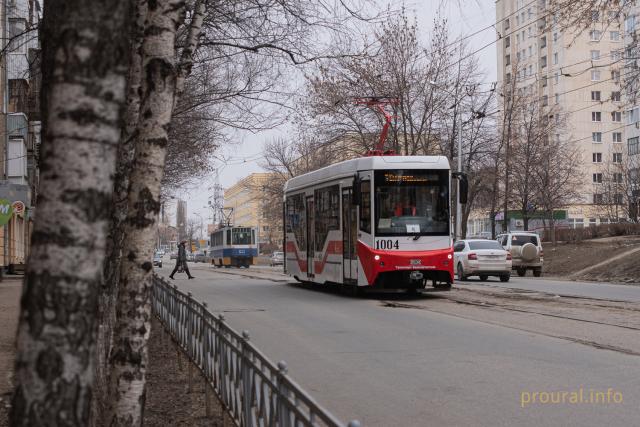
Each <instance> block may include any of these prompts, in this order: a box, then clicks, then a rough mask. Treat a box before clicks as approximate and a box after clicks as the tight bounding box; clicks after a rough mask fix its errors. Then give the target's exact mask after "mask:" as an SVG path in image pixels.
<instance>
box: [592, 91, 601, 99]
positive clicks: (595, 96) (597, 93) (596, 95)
mask: <svg viewBox="0 0 640 427" xmlns="http://www.w3.org/2000/svg"><path fill="white" fill-rule="evenodd" d="M591 100H592V101H600V91H599V90H592V91H591Z"/></svg>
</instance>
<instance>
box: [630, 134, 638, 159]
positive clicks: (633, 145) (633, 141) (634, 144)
mask: <svg viewBox="0 0 640 427" xmlns="http://www.w3.org/2000/svg"><path fill="white" fill-rule="evenodd" d="M627 146H628V149H629V155H630V156H633V155H635V154H640V138H638V137H637V136H636V137H634V138H629V139H628V140H627Z"/></svg>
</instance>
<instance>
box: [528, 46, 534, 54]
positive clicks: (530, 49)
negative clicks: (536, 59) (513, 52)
mask: <svg viewBox="0 0 640 427" xmlns="http://www.w3.org/2000/svg"><path fill="white" fill-rule="evenodd" d="M532 56H533V48H532V47H531V46H529V57H532Z"/></svg>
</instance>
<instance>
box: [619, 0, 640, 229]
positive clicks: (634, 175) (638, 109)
mask: <svg viewBox="0 0 640 427" xmlns="http://www.w3.org/2000/svg"><path fill="white" fill-rule="evenodd" d="M631 3H632V4H631V6H630V8H629V10H628V11H627V13H626V15H625V17H624V42H625V55H624V56H625V68H624V71H623V86H624V90H623V94H624V96H625V98H626V100H627V103H626V104H627V111H626V117H625V122H626V125H627V127H626V132H625V142H626V153H625V156H626V158H625V159H624V166H623V168H622V169H623V170H622V172H623V173H624V175H625V177H626V178H627V179H628V180H629V185H628V186H627V187H626V188H625V190H626V192H627V197H628V199H629V205H630V209H629V211H630V212H629V216H630V217H631V218H632V219H634V220H636V221H637V220H638V217H639V216H640V42H639V41H638V29H639V28H640V5H639V4H638V1H637V0H635V1H633V2H631Z"/></svg>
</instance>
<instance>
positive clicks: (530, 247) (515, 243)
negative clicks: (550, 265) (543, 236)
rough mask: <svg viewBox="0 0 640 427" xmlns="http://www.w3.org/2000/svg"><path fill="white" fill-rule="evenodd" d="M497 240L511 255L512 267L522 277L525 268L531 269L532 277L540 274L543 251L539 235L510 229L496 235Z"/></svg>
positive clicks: (524, 273) (525, 270) (525, 272)
mask: <svg viewBox="0 0 640 427" xmlns="http://www.w3.org/2000/svg"><path fill="white" fill-rule="evenodd" d="M497 241H498V242H499V243H500V245H502V247H503V248H504V249H506V250H507V251H508V252H509V253H510V254H511V256H512V257H513V264H512V268H513V269H514V270H515V271H516V273H518V276H520V277H523V276H525V275H526V274H527V270H531V271H533V275H534V277H540V276H542V265H543V263H544V251H543V250H542V242H541V241H540V237H539V236H538V235H537V234H535V233H529V232H526V231H512V232H510V233H507V234H501V235H499V236H498V239H497Z"/></svg>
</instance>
